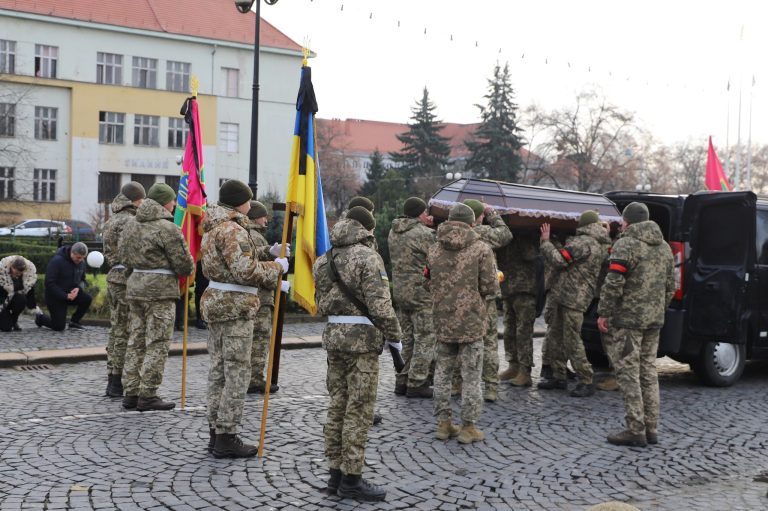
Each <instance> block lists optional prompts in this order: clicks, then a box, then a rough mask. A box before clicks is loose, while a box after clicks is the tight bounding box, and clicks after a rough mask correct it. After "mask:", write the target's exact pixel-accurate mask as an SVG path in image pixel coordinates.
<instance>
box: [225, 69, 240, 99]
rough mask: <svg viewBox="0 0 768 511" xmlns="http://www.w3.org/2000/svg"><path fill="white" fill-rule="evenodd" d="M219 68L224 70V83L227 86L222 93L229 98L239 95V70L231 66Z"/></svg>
mask: <svg viewBox="0 0 768 511" xmlns="http://www.w3.org/2000/svg"><path fill="white" fill-rule="evenodd" d="M221 70H222V71H223V72H224V85H225V86H226V87H227V89H226V90H225V91H224V95H225V96H227V97H230V98H236V97H239V94H238V93H239V83H240V70H239V69H232V68H231V67H222V68H221Z"/></svg>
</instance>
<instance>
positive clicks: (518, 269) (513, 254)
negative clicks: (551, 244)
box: [496, 235, 539, 297]
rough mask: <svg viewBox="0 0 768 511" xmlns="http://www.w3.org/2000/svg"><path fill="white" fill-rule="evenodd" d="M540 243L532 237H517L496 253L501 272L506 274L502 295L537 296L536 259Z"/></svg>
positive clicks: (502, 284)
mask: <svg viewBox="0 0 768 511" xmlns="http://www.w3.org/2000/svg"><path fill="white" fill-rule="evenodd" d="M538 257H539V242H538V240H536V239H534V238H532V237H530V236H527V235H526V236H516V237H515V239H513V240H512V242H511V243H509V244H508V245H507V246H505V247H502V248H501V249H499V250H498V251H497V252H496V259H497V260H498V263H499V270H501V271H502V272H503V273H504V281H503V282H502V283H501V295H502V296H504V297H507V296H512V295H515V294H529V295H535V294H536V259H537V258H538Z"/></svg>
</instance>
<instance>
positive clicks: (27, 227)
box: [0, 218, 64, 238]
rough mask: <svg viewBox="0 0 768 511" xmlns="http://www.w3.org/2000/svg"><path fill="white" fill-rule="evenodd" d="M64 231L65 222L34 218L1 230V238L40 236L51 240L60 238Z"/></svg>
mask: <svg viewBox="0 0 768 511" xmlns="http://www.w3.org/2000/svg"><path fill="white" fill-rule="evenodd" d="M63 231H64V222H57V221H55V220H42V219H39V218H32V219H29V220H24V221H23V222H21V223H18V224H16V225H11V226H9V227H2V228H0V236H8V235H13V236H39V237H48V238H51V237H54V236H58V235H59V234H61V233H62V232H63Z"/></svg>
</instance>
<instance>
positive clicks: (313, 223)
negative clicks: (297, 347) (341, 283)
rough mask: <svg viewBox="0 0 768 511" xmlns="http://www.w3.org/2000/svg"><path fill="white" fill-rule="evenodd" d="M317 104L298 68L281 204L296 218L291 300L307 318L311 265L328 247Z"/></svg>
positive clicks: (308, 73) (313, 309)
mask: <svg viewBox="0 0 768 511" xmlns="http://www.w3.org/2000/svg"><path fill="white" fill-rule="evenodd" d="M316 113H317V100H316V99H315V90H314V87H313V86H312V70H311V68H310V67H308V66H303V67H302V68H301V83H300V86H299V95H298V98H297V100H296V124H295V127H294V130H293V148H292V150H291V168H290V174H289V177H288V192H287V194H286V199H285V202H286V204H287V205H288V210H289V211H291V212H292V213H294V214H295V215H296V217H297V221H296V247H295V248H294V257H295V261H294V278H293V299H294V300H296V302H297V303H298V304H299V305H301V306H302V307H304V308H305V309H306V310H307V311H309V312H310V313H311V314H316V313H317V304H316V303H315V281H314V279H313V277H312V265H313V264H314V263H315V260H316V259H317V258H318V257H320V256H321V255H323V254H325V253H326V252H327V251H328V249H329V248H330V247H331V241H330V238H329V236H328V223H327V221H326V219H325V204H324V201H323V185H322V182H321V180H320V164H319V161H318V159H317V153H316V148H317V144H316V141H315V114H316Z"/></svg>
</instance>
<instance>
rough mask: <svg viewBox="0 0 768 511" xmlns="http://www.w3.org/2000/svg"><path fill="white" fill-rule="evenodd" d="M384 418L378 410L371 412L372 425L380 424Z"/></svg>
mask: <svg viewBox="0 0 768 511" xmlns="http://www.w3.org/2000/svg"><path fill="white" fill-rule="evenodd" d="M383 420H384V417H382V415H381V414H380V413H379V412H373V425H374V426H378V425H379V424H381V421H383Z"/></svg>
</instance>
